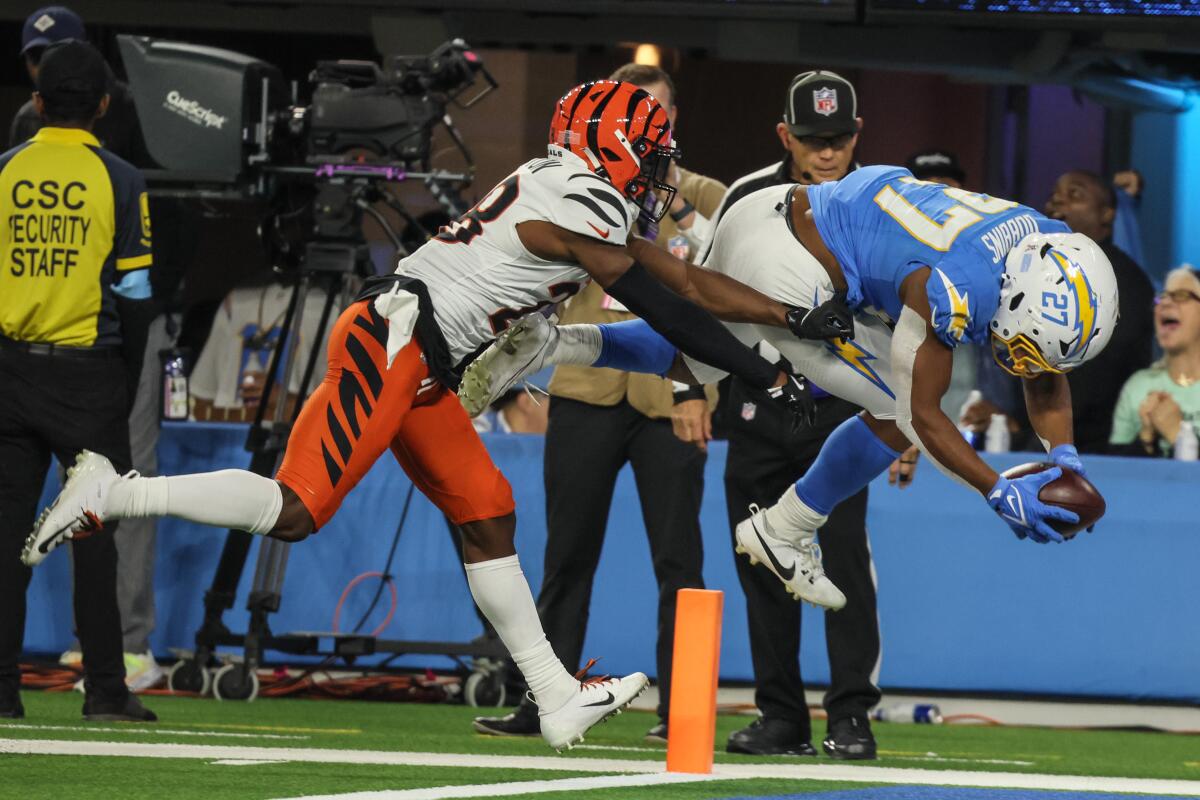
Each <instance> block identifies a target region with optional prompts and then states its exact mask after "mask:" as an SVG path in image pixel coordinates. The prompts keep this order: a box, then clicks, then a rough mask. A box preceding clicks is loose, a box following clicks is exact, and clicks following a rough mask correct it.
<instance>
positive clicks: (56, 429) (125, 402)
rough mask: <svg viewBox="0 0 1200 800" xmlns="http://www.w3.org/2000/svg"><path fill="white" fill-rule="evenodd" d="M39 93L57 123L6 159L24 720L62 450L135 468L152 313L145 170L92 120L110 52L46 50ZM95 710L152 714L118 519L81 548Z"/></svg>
mask: <svg viewBox="0 0 1200 800" xmlns="http://www.w3.org/2000/svg"><path fill="white" fill-rule="evenodd" d="M34 103H35V104H36V106H37V109H38V113H39V114H41V115H42V117H43V119H44V121H45V123H46V127H43V128H42V129H41V130H40V131H38V133H37V135H35V136H34V137H33V139H32V140H30V141H29V142H28V143H26V144H24V145H21V146H20V147H17V148H14V149H12V150H9V151H8V152H7V153H5V154H3V155H2V156H0V717H10V718H11V717H21V716H23V715H24V709H23V708H22V706H21V700H20V696H19V692H18V687H19V684H20V673H19V670H18V659H19V657H20V655H21V645H22V639H23V636H24V630H25V591H26V588H27V587H28V585H29V579H30V575H31V573H30V570H29V569H28V568H26V567H25V566H24V565H23V564H22V563H21V560H20V555H21V549H22V545H23V544H24V542H25V538H26V536H27V535H28V534H29V532H30V530H31V529H32V527H33V523H34V516H35V512H36V510H37V509H36V504H37V501H38V497H39V496H40V494H41V490H42V482H43V480H44V479H45V476H46V471H47V469H48V467H49V464H50V455H51V454H54V455H55V456H56V457H57V458H58V459H59V461H60V462H61V463H63V464H66V465H70V464H73V463H74V461H75V456H76V455H77V454H78V452H79V451H80V450H83V449H89V450H93V451H95V452H98V453H101V454H103V455H105V456H107V457H108V458H109V459H111V460H112V461H113V462H114V463H115V464H118V465H120V467H121V468H123V469H127V468H128V465H129V460H130V458H129V427H128V422H127V415H128V413H129V400H130V392H131V387H132V386H135V385H136V380H137V375H138V371H139V370H140V366H141V363H140V361H141V356H142V353H143V348H144V347H145V335H146V331H145V328H146V324H147V323H148V321H149V314H150V313H152V311H151V309H150V308H149V307H150V306H151V303H150V300H149V298H150V284H149V275H148V273H149V267H150V263H151V251H150V219H149V212H148V210H147V208H148V206H147V198H146V190H145V184H144V183H143V181H142V178H141V174H140V173H139V172H138V171H137V170H136V169H135V168H134V167H132V166H130V165H129V164H128V163H126V162H125V161H122V160H121V159H120V158H118V157H116V156H114V155H112V154H111V153H109V152H107V151H106V150H104V149H102V148H101V147H100V145H99V143H98V142H97V140H96V138H95V137H94V136H93V135H92V133H91V132H90V131H91V128H92V126H93V124H94V122H95V121H96V119H98V118H99V117H100V116H102V115H103V114H104V112H105V111H106V109H107V108H108V103H109V97H108V94H107V90H106V70H105V65H104V60H103V59H102V58H101V56H100V54H99V53H98V52H96V50H95V49H94V48H92V47H91V46H90V45H87V44H85V43H83V42H68V43H65V44H60V45H56V46H54V47H51V48H48V49H47V51H46V52H45V54H44V55H43V57H42V60H41V65H40V69H39V72H38V79H37V91H36V92H35V93H34ZM72 544H73V547H74V555H75V570H74V576H75V623H76V626H77V628H78V633H79V639H80V643H81V646H82V649H83V666H84V691H85V695H86V699H85V700H84V705H83V715H84V718H85V719H93V720H129V721H142V722H150V721H154V720H155V719H156V717H155V715H154V714H153V713H152V712H150V711H148V710H146V709H145V708H144V707H143V706H142V705H141V703H139V702H138V700H137V698H136V697H134V696H133V695H131V694H130V693H129V691H128V689H127V688H126V686H125V666H124V662H123V658H122V653H121V619H120V614H119V613H118V610H117V594H116V568H117V552H116V547H115V545H114V543H113V535H112V529H111V527H109V528H108V529H105V530H102V531H97V532H96V533H94V534H93V535H92V536H89V537H87V538H84V539H77V540H75V541H74V542H73V543H72Z"/></svg>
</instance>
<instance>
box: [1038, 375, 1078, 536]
mask: <svg viewBox="0 0 1200 800" xmlns="http://www.w3.org/2000/svg"><path fill="white" fill-rule="evenodd" d="M1021 383H1022V384H1024V389H1025V408H1026V410H1028V411H1029V422H1030V424H1031V425H1033V431H1034V433H1036V434H1037V435H1038V438H1039V439H1041V440H1042V446H1043V447H1045V448H1046V451H1047V452H1048V453H1050V459H1051V460H1052V461H1053V462H1054V463H1055V464H1057V465H1058V466H1060V467H1067V468H1069V469H1071V470H1074V471H1075V472H1077V473H1079V474H1080V475H1083V476H1085V477H1086V476H1087V470H1086V469H1084V466H1083V460H1082V459H1080V457H1079V451H1078V450H1076V449H1075V444H1074V442H1075V427H1074V418H1073V415H1072V412H1071V386H1070V384H1069V383H1067V376H1066V375H1061V374H1059V375H1056V374H1053V373H1044V374H1042V375H1038V376H1036V377H1033V378H1029V379H1026V380H1024V381H1021ZM1088 530H1089V531H1090V530H1091V529H1090V528H1089V529H1088Z"/></svg>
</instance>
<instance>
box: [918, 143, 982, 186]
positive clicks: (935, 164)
mask: <svg viewBox="0 0 1200 800" xmlns="http://www.w3.org/2000/svg"><path fill="white" fill-rule="evenodd" d="M904 166H906V167H908V171H909V172H911V173H912V174H913V177H914V178H917V179H919V180H923V181H925V180H929V179H930V178H953V179H954V180H956V181H958V182H959V183H962V182H964V181H965V180H966V179H967V173H966V172H964V171H963V168H962V166H961V165H960V164H959V163H958V156H956V155H954V153H951V152H950V151H948V150H923V151H921V152H920V153H914V154H913V155H911V156H909V157H908V161H907V162H906V163H905V164H904Z"/></svg>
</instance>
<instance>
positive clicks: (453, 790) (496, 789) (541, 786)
mask: <svg viewBox="0 0 1200 800" xmlns="http://www.w3.org/2000/svg"><path fill="white" fill-rule="evenodd" d="M711 780H715V778H714V776H712V775H680V774H673V773H668V772H660V773H658V774H656V775H600V776H597V777H594V778H559V779H557V780H549V781H512V782H509V783H479V784H471V785H469V786H437V787H434V788H432V789H395V790H389V791H380V792H350V793H349V794H306V795H303V796H302V797H292V798H286V799H285V800H448V798H458V797H512V796H513V795H518V794H543V793H545V792H583V791H587V790H589V789H620V788H628V787H633V786H661V785H663V784H668V783H695V782H696V781H711Z"/></svg>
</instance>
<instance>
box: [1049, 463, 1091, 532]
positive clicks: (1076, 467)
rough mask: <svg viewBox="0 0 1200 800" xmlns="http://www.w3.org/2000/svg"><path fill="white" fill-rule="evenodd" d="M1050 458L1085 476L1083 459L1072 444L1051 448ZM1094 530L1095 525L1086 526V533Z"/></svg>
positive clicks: (1082, 476)
mask: <svg viewBox="0 0 1200 800" xmlns="http://www.w3.org/2000/svg"><path fill="white" fill-rule="evenodd" d="M1050 460H1051V461H1053V462H1054V463H1055V464H1057V465H1058V466H1060V467H1066V468H1067V469H1069V470H1071V471H1072V472H1074V473H1075V474H1076V475H1078V476H1079V477H1081V478H1086V477H1087V470H1085V469H1084V468H1083V459H1081V458H1080V457H1079V451H1078V450H1076V449H1075V445H1073V444H1060V445H1059V446H1058V447H1056V448H1054V449H1053V450H1051V451H1050ZM1094 530H1096V526H1095V525H1089V526H1088V528H1087V532H1088V533H1091V532H1092V531H1094Z"/></svg>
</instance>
